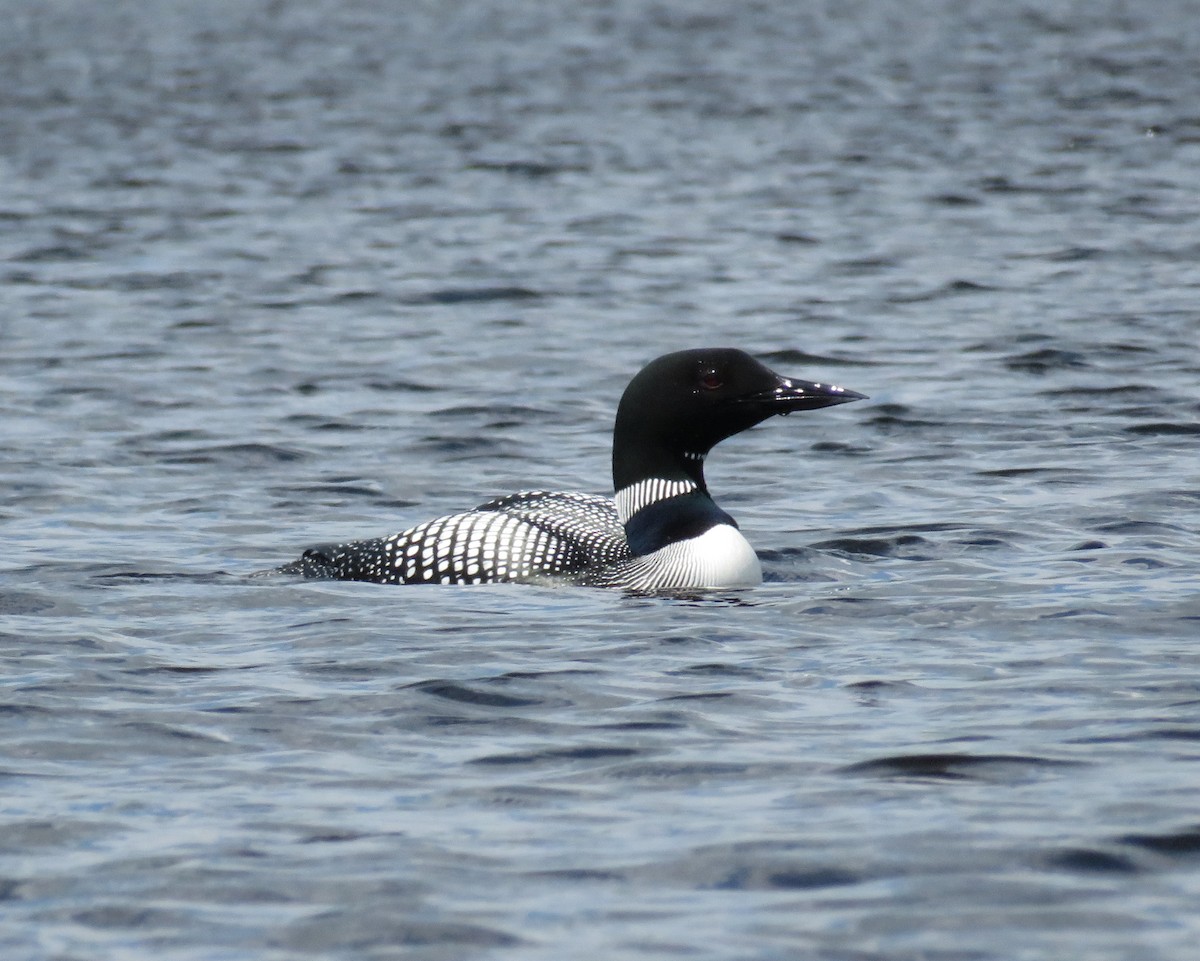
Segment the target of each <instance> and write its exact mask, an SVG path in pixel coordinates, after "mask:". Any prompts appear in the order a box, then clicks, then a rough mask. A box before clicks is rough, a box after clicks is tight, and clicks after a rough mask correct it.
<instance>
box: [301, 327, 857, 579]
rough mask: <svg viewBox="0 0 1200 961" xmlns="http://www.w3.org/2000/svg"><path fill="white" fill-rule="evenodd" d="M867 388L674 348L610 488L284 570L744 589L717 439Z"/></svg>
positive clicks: (754, 563) (477, 517) (747, 556)
mask: <svg viewBox="0 0 1200 961" xmlns="http://www.w3.org/2000/svg"><path fill="white" fill-rule="evenodd" d="M862 396H863V395H862V394H857V393H855V392H853V391H849V390H845V389H843V388H841V387H834V386H832V385H822V384H813V383H809V382H805V381H796V380H790V379H787V378H783V377H780V376H779V375H777V374H775V373H773V372H772V371H770V370H769V369H768V368H766V367H764V366H763V365H762V364H760V363H759V362H758V361H756V360H754V359H753V358H752V357H750V356H749V355H748V354H745V353H743V352H742V351H739V350H732V349H728V348H717V349H707V350H690V351H680V352H678V353H674V354H667V355H665V356H663V357H660V358H658V359H657V360H655V361H653V362H651V363H650V364H649V365H647V366H646V367H645V368H643V370H642V371H641V372H639V373H638V374H637V376H635V377H634V378H633V380H632V381H631V382H630V384H629V386H628V387H627V388H626V390H625V394H624V395H623V396H622V398H621V403H620V406H619V407H618V410H617V419H616V426H615V428H614V431H613V480H614V487H615V490H616V494H615V496H614V497H613V498H608V497H601V496H598V495H595V494H584V493H576V492H564V491H521V492H519V493H516V494H510V495H508V496H506V497H499V498H496V499H494V500H490V501H488V502H487V503H484V504H481V505H480V506H479V507H476V508H475V509H473V510H469V511H464V512H461V513H457V514H449V515H446V516H443V517H437V518H434V519H433V520H430V521H426V522H425V523H422V524H418V525H417V526H416V527H412V528H409V529H408V530H405V531H401V532H400V533H398V534H393V535H391V536H390V537H382V538H375V539H371V540H361V541H351V542H347V543H344V544H335V545H331V546H328V547H318V548H312V549H310V550H307V551H305V552H304V554H303V555H302V556H301V557H300V558H299V560H297V561H294V562H292V563H290V564H286V565H284V566H283V567H281V568H278V572H279V573H288V574H302V575H304V576H306V577H321V578H332V579H338V580H356V581H372V582H375V583H382V584H430V583H439V584H480V583H488V582H500V581H547V580H553V581H561V582H567V583H572V584H579V585H585V586H593V587H615V588H621V589H625V590H634V591H654V590H690V589H704V588H730V587H746V586H751V585H753V584H757V583H759V582H760V581H761V580H762V571H761V567H760V566H759V561H758V556H757V555H756V554H755V553H754V549H753V548H752V547H751V546H750V544H749V543H748V542H747V541H746V539H745V538H744V537H743V536H742V534H741V531H739V530H738V527H737V523H736V521H734V520H733V518H732V517H730V516H729V515H728V514H726V513H725V512H724V511H723V510H721V508H719V507H718V506H717V505H716V503H715V502H714V501H713V499H712V497H711V496H710V495H709V493H708V488H707V486H706V485H705V483H704V458H705V456H706V455H707V454H708V452H709V450H710V449H711V448H712V446H713V445H714V444H716V443H718V442H719V441H721V440H723V439H724V438H726V437H729V436H732V435H733V434H736V433H739V432H741V431H743V430H746V429H747V428H749V427H752V426H753V425H754V424H757V423H759V422H760V421H762V420H765V419H766V418H767V417H770V416H771V415H773V414H776V413H788V412H790V411H792V410H806V409H814V408H818V407H828V406H832V405H834V404H841V403H846V402H847V401H852V400H859V399H861V398H862Z"/></svg>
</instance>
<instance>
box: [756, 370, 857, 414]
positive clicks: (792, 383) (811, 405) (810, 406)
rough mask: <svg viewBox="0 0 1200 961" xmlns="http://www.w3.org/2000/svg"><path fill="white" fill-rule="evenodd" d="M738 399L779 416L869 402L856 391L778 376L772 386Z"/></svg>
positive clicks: (834, 385)
mask: <svg viewBox="0 0 1200 961" xmlns="http://www.w3.org/2000/svg"><path fill="white" fill-rule="evenodd" d="M738 399H739V401H740V402H742V403H752V404H762V405H763V406H764V407H766V408H768V409H769V410H771V411H773V412H775V413H779V414H789V413H791V412H792V411H794V410H819V409H821V408H822V407H834V406H836V405H837V404H848V403H850V401H852V400H870V398H869V397H868V396H867V395H866V394H860V393H859V392H858V391H856V390H847V389H846V388H845V387H838V386H837V385H836V384H817V383H814V382H813V381H808V380H798V379H796V378H794V377H780V378H779V383H778V385H776V386H775V387H772V388H770V389H769V390H763V391H758V392H757V393H753V394H747V395H746V396H745V397H741V398H738Z"/></svg>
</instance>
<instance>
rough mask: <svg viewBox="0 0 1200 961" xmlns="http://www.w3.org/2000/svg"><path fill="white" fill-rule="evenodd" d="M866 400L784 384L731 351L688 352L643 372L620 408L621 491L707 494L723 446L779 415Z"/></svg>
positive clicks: (616, 461)
mask: <svg viewBox="0 0 1200 961" xmlns="http://www.w3.org/2000/svg"><path fill="white" fill-rule="evenodd" d="M864 399H865V395H864V394H859V393H856V392H854V391H852V390H846V389H845V388H842V387H835V386H834V385H832V384H814V383H812V382H810V381H806V380H796V379H794V378H790V377H781V376H780V375H779V374H776V373H775V372H774V371H773V370H771V369H770V368H769V367H766V366H764V365H763V364H761V363H759V362H758V361H757V360H755V359H754V358H753V357H751V356H750V355H749V354H747V353H745V352H744V351H741V350H735V349H733V348H728V347H716V348H704V349H700V350H681V351H678V352H677V353H673V354H665V355H664V356H662V357H659V358H658V359H657V360H653V361H651V362H650V363H649V364H647V365H646V366H645V367H643V368H642V369H641V370H640V371H639V372H638V373H637V374H636V375H635V376H634V378H633V380H631V381H630V382H629V386H628V387H626V388H625V393H624V394H623V395H622V396H621V403H620V405H619V406H618V407H617V423H616V427H615V429H614V431H613V483H614V485H615V489H616V490H621V489H622V488H624V487H626V486H628V485H629V484H632V483H635V482H637V481H639V480H644V479H646V478H648V477H681V476H682V477H690V478H691V479H692V480H694V481H695V482H696V483H697V484H699V485H700V486H701V487H703V486H704V471H703V458H704V455H706V454H707V453H708V452H709V451H710V450H711V449H712V448H713V446H714V445H715V444H717V443H719V442H720V441H723V440H724V439H725V438H726V437H732V436H733V435H734V434H738V433H741V432H742V431H744V430H747V429H749V428H751V427H753V426H754V425H755V424H758V423H761V422H762V421H764V420H766V419H767V418H768V417H771V416H772V415H774V414H788V413H791V412H792V411H794V410H816V409H817V408H819V407H832V406H833V405H835V404H845V403H847V402H849V401H852V400H864Z"/></svg>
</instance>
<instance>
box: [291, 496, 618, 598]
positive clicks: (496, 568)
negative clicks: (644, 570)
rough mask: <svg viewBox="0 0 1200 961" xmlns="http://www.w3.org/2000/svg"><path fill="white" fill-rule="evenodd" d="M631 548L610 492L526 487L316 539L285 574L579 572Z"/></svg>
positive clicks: (507, 576)
mask: <svg viewBox="0 0 1200 961" xmlns="http://www.w3.org/2000/svg"><path fill="white" fill-rule="evenodd" d="M628 556H629V545H628V543H627V542H626V540H625V529H624V527H623V526H622V525H621V521H620V518H619V517H618V516H617V509H616V506H615V505H614V504H613V502H612V501H611V500H609V499H608V498H606V497H598V496H596V495H594V494H579V493H575V492H560V491H521V492H520V493H517V494H510V495H508V496H507V497H499V498H496V499H495V500H491V501H488V502H487V503H486V504H480V505H479V506H478V507H476V508H475V509H474V510H470V511H464V512H463V513H460V514H447V515H446V516H444V517H435V518H434V519H433V520H431V521H426V522H425V523H423V524H418V525H417V526H416V527H411V528H409V529H408V530H406V531H401V532H400V533H399V534H393V535H391V536H390V537H377V538H372V539H371V540H363V541H352V542H349V543H345V544H332V545H328V546H322V547H314V548H310V549H309V550H307V551H305V552H304V554H303V555H302V556H301V557H300V559H299V560H297V561H293V562H292V563H291V564H285V565H284V566H283V567H280V568H278V572H279V573H281V574H303V575H304V576H305V577H319V578H331V579H334V580H343V581H372V582H375V583H378V584H433V583H437V584H483V583H487V582H494V581H522V580H534V579H538V578H544V577H556V576H563V575H570V574H575V573H577V572H579V571H582V570H586V569H589V568H593V567H596V566H599V565H607V564H611V563H613V562H615V561H619V560H622V559H624V558H626V557H628Z"/></svg>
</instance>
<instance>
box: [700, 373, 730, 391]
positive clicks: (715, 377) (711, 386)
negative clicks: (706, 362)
mask: <svg viewBox="0 0 1200 961" xmlns="http://www.w3.org/2000/svg"><path fill="white" fill-rule="evenodd" d="M700 386H701V387H703V388H704V389H705V390H717V389H718V388H720V387H724V386H725V381H723V380H722V379H721V375H720V374H718V373H717V372H716V371H715V370H706V371H703V372H702V373H701V374H700Z"/></svg>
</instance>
